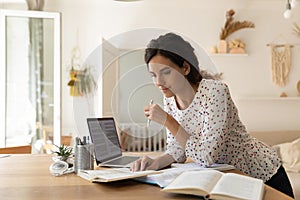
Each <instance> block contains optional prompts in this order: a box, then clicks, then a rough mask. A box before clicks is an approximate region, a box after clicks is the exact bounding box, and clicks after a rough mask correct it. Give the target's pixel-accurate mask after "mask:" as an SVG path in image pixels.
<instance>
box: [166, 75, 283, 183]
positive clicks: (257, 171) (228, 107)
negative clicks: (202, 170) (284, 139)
mask: <svg viewBox="0 0 300 200" xmlns="http://www.w3.org/2000/svg"><path fill="white" fill-rule="evenodd" d="M164 109H165V111H166V112H167V113H169V114H170V115H171V116H173V117H174V118H175V119H176V120H177V121H178V122H179V124H180V125H181V126H182V127H183V128H184V129H185V130H186V131H187V132H188V133H189V134H190V137H189V139H188V141H187V143H186V149H183V148H182V147H181V146H180V145H179V143H178V142H177V141H176V140H175V138H174V137H173V135H172V134H171V133H170V131H169V130H167V150H166V153H167V154H169V155H171V156H172V157H173V158H174V159H175V160H176V161H177V162H184V161H185V160H186V157H190V158H191V159H192V160H194V161H195V162H197V163H198V164H199V165H200V166H203V167H205V166H209V165H211V164H212V163H227V164H230V165H233V166H234V167H236V168H237V169H238V170H240V171H242V172H244V173H246V174H248V175H249V176H252V177H255V178H259V179H262V180H264V181H267V180H269V179H270V178H271V177H272V176H273V175H274V174H275V173H276V172H277V169H278V168H279V167H280V165H281V161H280V159H279V157H278V155H277V152H276V151H275V150H274V149H273V148H271V147H270V146H268V145H266V144H264V143H262V142H260V141H258V140H257V139H256V138H253V137H251V136H250V135H249V134H248V133H247V131H246V128H245V126H244V125H243V123H242V122H241V121H240V119H239V116H238V110H237V108H236V106H235V104H234V102H233V101H232V99H231V96H230V92H229V89H228V86H227V85H226V84H224V83H223V82H221V81H215V80H206V79H203V80H202V81H201V82H200V84H199V88H198V90H197V92H196V94H195V97H194V99H193V102H192V103H191V104H190V105H189V107H188V108H187V109H184V110H179V109H178V107H177V105H176V102H175V99H174V97H171V98H165V99H164Z"/></svg>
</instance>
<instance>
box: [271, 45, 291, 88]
mask: <svg viewBox="0 0 300 200" xmlns="http://www.w3.org/2000/svg"><path fill="white" fill-rule="evenodd" d="M268 46H270V47H271V55H272V80H273V82H274V83H275V84H276V85H278V86H280V87H283V86H285V85H286V84H287V82H288V75H289V72H290V68H291V47H293V45H289V44H278V45H276V44H268Z"/></svg>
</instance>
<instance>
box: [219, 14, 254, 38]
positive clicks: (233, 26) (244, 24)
mask: <svg viewBox="0 0 300 200" xmlns="http://www.w3.org/2000/svg"><path fill="white" fill-rule="evenodd" d="M234 14H235V11H234V10H232V9H231V10H229V11H227V12H226V22H225V25H224V27H223V28H222V30H221V33H220V40H225V39H226V38H227V37H228V36H229V35H231V34H232V33H234V32H236V31H238V30H240V29H243V28H254V27H255V25H254V23H252V22H250V21H234V18H233V15H234Z"/></svg>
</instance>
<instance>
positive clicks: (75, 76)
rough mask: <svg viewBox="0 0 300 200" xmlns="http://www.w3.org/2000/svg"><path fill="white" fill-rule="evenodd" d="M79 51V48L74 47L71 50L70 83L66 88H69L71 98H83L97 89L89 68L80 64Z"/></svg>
mask: <svg viewBox="0 0 300 200" xmlns="http://www.w3.org/2000/svg"><path fill="white" fill-rule="evenodd" d="M79 63H80V50H79V47H75V48H74V49H73V50H72V57H71V70H70V79H71V80H70V81H69V82H68V86H69V87H70V95H71V96H84V95H87V94H89V93H92V92H93V91H94V90H95V89H96V88H97V83H96V81H95V79H94V76H93V73H92V72H91V68H92V67H91V66H89V65H83V66H81V65H80V64H79Z"/></svg>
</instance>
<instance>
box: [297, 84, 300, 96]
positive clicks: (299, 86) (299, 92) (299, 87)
mask: <svg viewBox="0 0 300 200" xmlns="http://www.w3.org/2000/svg"><path fill="white" fill-rule="evenodd" d="M297 91H298V94H299V95H300V81H298V83H297Z"/></svg>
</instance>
